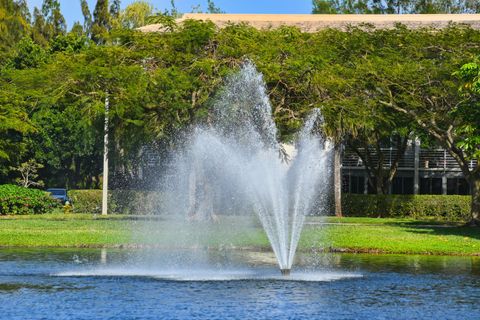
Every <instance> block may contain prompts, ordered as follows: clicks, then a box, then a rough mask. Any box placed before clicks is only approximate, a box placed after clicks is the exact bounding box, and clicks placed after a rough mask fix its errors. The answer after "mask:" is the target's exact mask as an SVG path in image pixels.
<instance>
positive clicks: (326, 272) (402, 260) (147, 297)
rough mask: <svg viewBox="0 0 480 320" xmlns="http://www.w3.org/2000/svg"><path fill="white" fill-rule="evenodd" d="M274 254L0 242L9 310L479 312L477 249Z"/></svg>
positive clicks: (298, 314) (57, 313)
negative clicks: (469, 253)
mask: <svg viewBox="0 0 480 320" xmlns="http://www.w3.org/2000/svg"><path fill="white" fill-rule="evenodd" d="M274 262H275V259H274V257H273V255H272V254H271V253H268V252H267V253H265V252H254V251H228V250H223V251H218V250H217V251H211V250H201V249H198V250H194V251H192V250H189V251H181V252H179V251H175V252H173V251H172V252H169V251H165V250H163V251H162V250H108V251H107V250H92V249H84V250H80V249H76V250H66V249H65V250H57V249H56V250H53V249H41V250H20V249H3V250H1V251H0V306H1V307H0V310H1V311H0V318H2V319H71V318H75V319H162V318H166V319H227V318H228V319H252V318H255V319H272V318H275V319H472V318H479V317H480V303H478V302H479V301H480V258H479V257H434V256H401V255H351V254H299V255H298V257H297V259H296V265H295V266H296V269H295V270H293V271H292V275H291V276H290V277H282V276H280V275H279V272H278V270H277V268H276V267H275V265H274Z"/></svg>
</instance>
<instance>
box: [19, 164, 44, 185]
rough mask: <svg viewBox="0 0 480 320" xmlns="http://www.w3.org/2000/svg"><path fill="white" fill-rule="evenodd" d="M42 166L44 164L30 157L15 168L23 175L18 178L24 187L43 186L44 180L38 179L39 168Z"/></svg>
mask: <svg viewBox="0 0 480 320" xmlns="http://www.w3.org/2000/svg"><path fill="white" fill-rule="evenodd" d="M42 168H43V165H42V164H40V163H38V162H36V161H35V160H33V159H30V160H28V161H27V162H24V163H22V164H21V165H20V166H18V167H16V168H13V169H14V170H15V171H18V172H19V173H20V175H21V178H18V179H17V183H18V184H19V185H20V186H22V187H24V188H28V187H31V186H34V187H43V186H44V183H43V181H41V180H38V170H39V169H42Z"/></svg>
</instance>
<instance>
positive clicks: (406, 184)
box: [392, 177, 413, 194]
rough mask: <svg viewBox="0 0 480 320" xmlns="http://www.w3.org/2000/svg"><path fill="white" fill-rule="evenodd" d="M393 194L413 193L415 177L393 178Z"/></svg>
mask: <svg viewBox="0 0 480 320" xmlns="http://www.w3.org/2000/svg"><path fill="white" fill-rule="evenodd" d="M392 194H413V178H411V177H395V178H393V181H392Z"/></svg>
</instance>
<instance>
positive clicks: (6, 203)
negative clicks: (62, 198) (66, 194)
mask: <svg viewBox="0 0 480 320" xmlns="http://www.w3.org/2000/svg"><path fill="white" fill-rule="evenodd" d="M58 206H60V203H59V202H58V201H57V200H55V199H54V198H52V197H51V196H50V195H49V194H48V193H47V192H44V191H42V190H38V189H29V188H24V187H19V186H15V185H10V184H5V185H0V214H2V215H5V214H42V213H47V212H50V211H52V210H53V209H54V208H56V207H58Z"/></svg>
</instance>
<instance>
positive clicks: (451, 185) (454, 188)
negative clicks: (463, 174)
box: [447, 178, 470, 195]
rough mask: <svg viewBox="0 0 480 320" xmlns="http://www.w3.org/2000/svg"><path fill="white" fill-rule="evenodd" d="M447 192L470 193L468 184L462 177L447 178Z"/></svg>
mask: <svg viewBox="0 0 480 320" xmlns="http://www.w3.org/2000/svg"><path fill="white" fill-rule="evenodd" d="M447 194H463V195H467V194H470V186H469V185H468V182H467V180H465V179H464V178H450V179H447Z"/></svg>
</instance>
